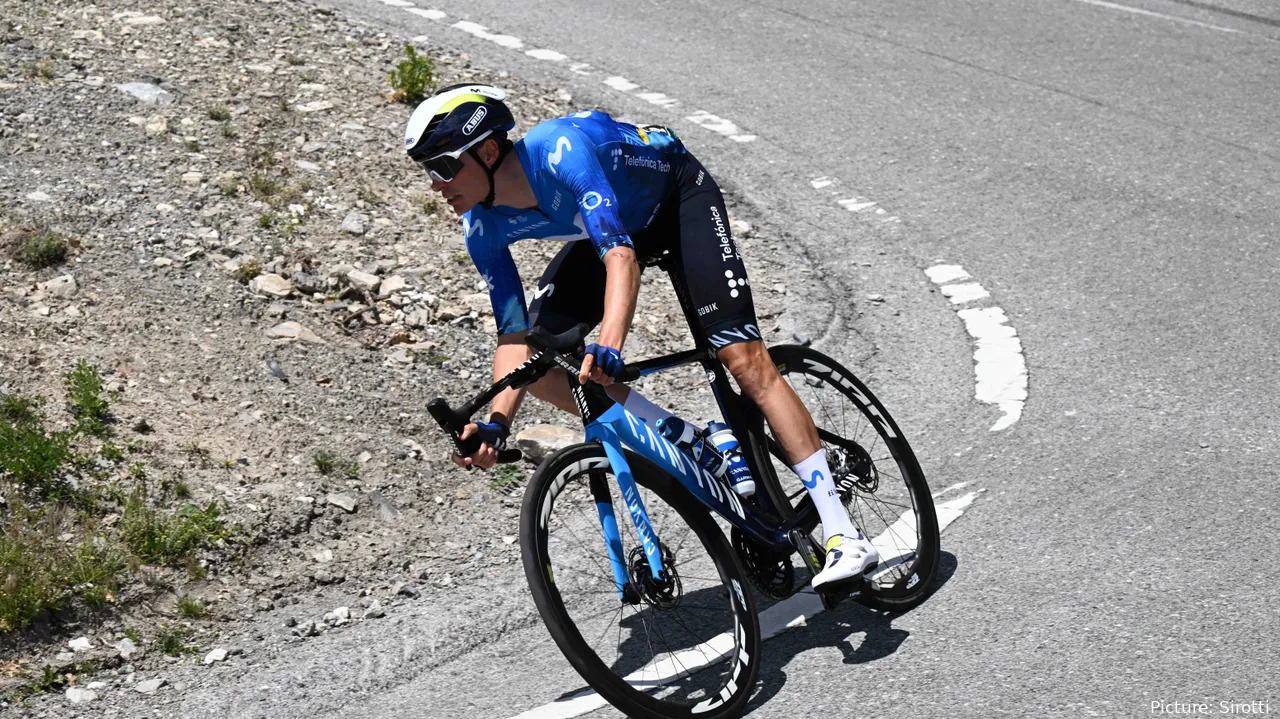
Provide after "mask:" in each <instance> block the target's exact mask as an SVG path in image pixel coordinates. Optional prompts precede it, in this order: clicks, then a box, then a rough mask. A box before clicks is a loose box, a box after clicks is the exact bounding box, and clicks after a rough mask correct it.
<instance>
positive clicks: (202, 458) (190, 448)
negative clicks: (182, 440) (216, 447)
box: [178, 442, 212, 467]
mask: <svg viewBox="0 0 1280 719" xmlns="http://www.w3.org/2000/svg"><path fill="white" fill-rule="evenodd" d="M178 449H179V451H181V452H183V453H184V454H186V455H187V461H189V462H195V463H197V464H199V465H200V466H201V467H207V466H209V457H210V456H211V454H212V453H211V452H209V449H208V448H207V447H201V446H200V444H199V443H198V442H187V443H186V444H184V445H182V446H181V447H179V448H178Z"/></svg>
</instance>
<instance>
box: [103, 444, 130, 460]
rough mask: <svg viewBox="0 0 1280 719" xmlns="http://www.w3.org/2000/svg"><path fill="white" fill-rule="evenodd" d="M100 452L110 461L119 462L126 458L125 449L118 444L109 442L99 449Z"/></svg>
mask: <svg viewBox="0 0 1280 719" xmlns="http://www.w3.org/2000/svg"><path fill="white" fill-rule="evenodd" d="M98 454H100V455H102V458H103V459H105V460H107V461H108V462H119V461H121V460H123V459H124V450H123V449H122V448H120V447H119V446H118V445H116V444H113V443H111V442H107V443H105V444H103V445H102V448H101V449H99V450H98Z"/></svg>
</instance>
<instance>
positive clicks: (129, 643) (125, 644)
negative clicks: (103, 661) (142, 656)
mask: <svg viewBox="0 0 1280 719" xmlns="http://www.w3.org/2000/svg"><path fill="white" fill-rule="evenodd" d="M111 646H113V647H115V650H116V651H118V652H120V658H122V659H132V658H133V655H134V654H136V653H137V652H138V647H137V646H135V645H134V643H133V640H132V639H129V638H127V637H126V638H125V639H121V640H120V641H118V642H116V643H115V644H112V645H111Z"/></svg>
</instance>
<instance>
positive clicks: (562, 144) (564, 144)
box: [547, 137, 573, 175]
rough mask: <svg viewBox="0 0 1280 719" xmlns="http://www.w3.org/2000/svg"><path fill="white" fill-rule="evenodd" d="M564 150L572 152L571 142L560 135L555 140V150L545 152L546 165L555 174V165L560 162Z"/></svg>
mask: <svg viewBox="0 0 1280 719" xmlns="http://www.w3.org/2000/svg"><path fill="white" fill-rule="evenodd" d="M566 150H568V151H570V152H572V151H573V143H571V142H569V138H567V137H561V138H560V139H559V140H556V150H555V152H548V153H547V166H548V167H550V168H551V174H553V175H554V174H557V172H558V170H556V165H559V164H560V160H561V158H562V157H563V156H564V152H565V151H566Z"/></svg>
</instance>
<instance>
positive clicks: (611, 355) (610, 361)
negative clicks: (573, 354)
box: [587, 342, 627, 379]
mask: <svg viewBox="0 0 1280 719" xmlns="http://www.w3.org/2000/svg"><path fill="white" fill-rule="evenodd" d="M587 354H589V355H591V356H592V357H595V363H596V366H597V367H599V368H600V371H601V372H604V373H605V374H607V375H609V376H610V377H613V378H614V379H617V377H618V375H620V374H622V371H623V370H625V369H626V368H627V363H626V362H623V361H622V353H620V352H618V350H616V349H614V348H612V347H606V346H605V345H598V344H595V343H594V342H593V343H591V344H589V345H587Z"/></svg>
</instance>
